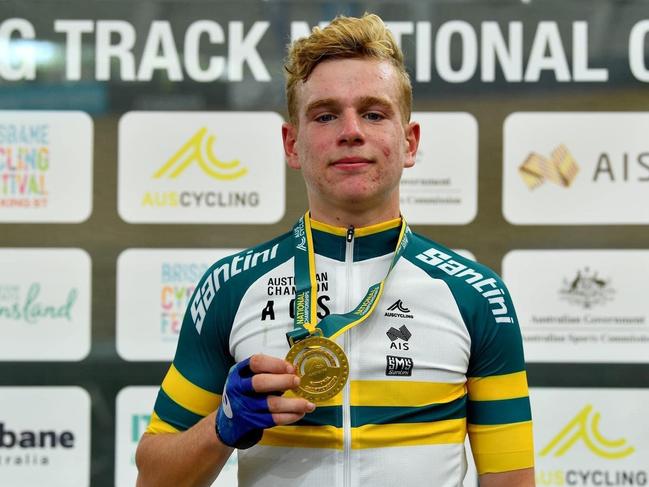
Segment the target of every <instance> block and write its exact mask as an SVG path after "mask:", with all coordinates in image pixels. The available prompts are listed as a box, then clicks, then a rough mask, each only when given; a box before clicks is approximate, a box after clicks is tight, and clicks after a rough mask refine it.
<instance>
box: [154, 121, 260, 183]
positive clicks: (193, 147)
mask: <svg viewBox="0 0 649 487" xmlns="http://www.w3.org/2000/svg"><path fill="white" fill-rule="evenodd" d="M215 140H216V137H215V136H213V135H209V136H207V128H206V127H203V128H201V129H200V130H198V132H196V133H195V134H194V135H192V136H191V138H190V139H189V140H188V141H187V142H185V144H184V145H183V146H182V147H181V148H180V149H179V150H178V152H176V153H175V154H174V155H173V156H171V158H170V159H169V160H168V161H167V162H165V164H164V165H163V166H162V167H161V168H160V169H158V170H157V171H156V173H155V174H154V175H153V177H154V178H155V179H158V178H161V177H162V176H165V175H166V176H167V177H169V178H171V179H175V178H177V177H178V176H179V175H180V174H181V173H182V172H183V171H184V170H185V169H187V167H189V165H190V164H192V163H194V162H196V163H197V164H198V165H199V167H200V168H201V169H202V170H203V172H204V173H205V174H207V175H208V176H210V177H212V178H214V179H220V180H231V179H237V178H240V177H242V176H244V175H245V174H246V173H247V172H248V169H247V168H245V167H239V168H238V167H237V166H239V164H240V162H239V160H238V159H235V160H233V161H229V162H224V161H221V160H219V159H218V157H216V156H215V155H214V151H213V146H214V141H215ZM203 145H204V146H205V153H204V154H203V151H202V147H203Z"/></svg>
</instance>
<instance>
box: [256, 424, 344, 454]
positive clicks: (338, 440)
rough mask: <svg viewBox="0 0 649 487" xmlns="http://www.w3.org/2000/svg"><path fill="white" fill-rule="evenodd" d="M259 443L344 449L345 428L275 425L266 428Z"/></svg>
mask: <svg viewBox="0 0 649 487" xmlns="http://www.w3.org/2000/svg"><path fill="white" fill-rule="evenodd" d="M259 444H260V445H264V446H285V447H289V448H329V449H332V450H342V449H343V430H342V429H341V428H336V427H335V426H274V427H272V428H269V429H266V430H264V436H262V438H261V441H260V442H259Z"/></svg>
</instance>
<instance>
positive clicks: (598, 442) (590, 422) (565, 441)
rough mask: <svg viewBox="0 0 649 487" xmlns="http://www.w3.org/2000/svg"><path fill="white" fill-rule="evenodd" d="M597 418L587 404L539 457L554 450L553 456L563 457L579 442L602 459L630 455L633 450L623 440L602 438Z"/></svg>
mask: <svg viewBox="0 0 649 487" xmlns="http://www.w3.org/2000/svg"><path fill="white" fill-rule="evenodd" d="M591 413H593V414H592V416H591ZM589 416H590V418H589ZM599 418H600V414H599V413H597V412H594V411H593V406H592V405H590V404H588V405H587V406H586V407H584V409H582V410H581V411H579V413H578V414H577V415H576V416H575V417H574V418H573V419H572V420H571V421H570V422H569V423H568V424H567V425H566V426H565V427H564V428H563V429H562V430H561V431H560V432H559V434H558V435H557V436H555V437H554V438H553V439H552V441H550V443H548V444H547V446H546V447H545V448H543V450H541V453H540V455H541V456H542V457H544V456H546V455H548V454H549V453H550V452H551V451H553V450H554V455H553V456H555V457H560V456H563V455H564V454H565V453H566V452H567V451H568V450H569V449H570V448H572V446H573V445H574V444H575V443H576V442H577V441H579V440H582V441H583V442H584V443H585V444H586V446H587V447H588V449H589V450H590V451H591V452H593V453H594V454H595V455H598V456H600V457H602V458H608V459H617V458H624V457H627V456H629V455H631V453H633V452H634V451H635V448H634V447H632V446H630V445H628V444H627V441H626V439H625V438H619V439H617V440H609V439H607V438H604V437H603V436H602V434H601V433H600V432H599V428H598V425H599Z"/></svg>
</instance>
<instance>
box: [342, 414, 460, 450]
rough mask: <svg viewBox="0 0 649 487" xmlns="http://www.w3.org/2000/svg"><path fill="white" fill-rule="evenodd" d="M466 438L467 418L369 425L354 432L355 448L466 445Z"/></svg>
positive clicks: (355, 429)
mask: <svg viewBox="0 0 649 487" xmlns="http://www.w3.org/2000/svg"><path fill="white" fill-rule="evenodd" d="M465 437H466V423H465V419H464V418H461V419H446V420H443V421H435V422H432V423H400V424H366V425H363V426H359V427H358V428H352V448H354V449H361V448H386V447H391V446H416V445H438V444H444V443H463V442H464V438H465Z"/></svg>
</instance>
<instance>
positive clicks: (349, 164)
mask: <svg viewBox="0 0 649 487" xmlns="http://www.w3.org/2000/svg"><path fill="white" fill-rule="evenodd" d="M369 164H372V161H371V160H370V159H365V158H364V157H342V158H340V159H337V160H335V161H333V162H332V163H331V165H332V166H333V167H335V168H336V169H341V170H350V169H360V168H362V167H365V166H367V165H369Z"/></svg>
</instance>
